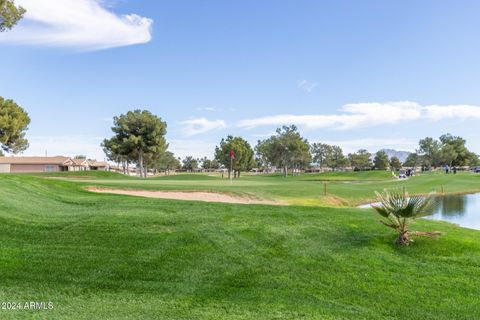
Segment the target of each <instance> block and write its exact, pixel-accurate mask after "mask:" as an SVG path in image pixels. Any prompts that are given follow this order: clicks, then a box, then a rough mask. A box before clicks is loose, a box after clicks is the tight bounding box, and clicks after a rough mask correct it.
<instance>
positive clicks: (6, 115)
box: [0, 97, 30, 154]
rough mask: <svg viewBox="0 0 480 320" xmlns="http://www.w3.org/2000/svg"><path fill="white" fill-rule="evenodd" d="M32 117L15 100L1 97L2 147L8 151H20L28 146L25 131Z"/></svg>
mask: <svg viewBox="0 0 480 320" xmlns="http://www.w3.org/2000/svg"><path fill="white" fill-rule="evenodd" d="M29 124H30V118H29V116H28V114H27V113H26V112H25V110H24V109H23V108H22V107H20V106H19V105H18V104H16V103H15V102H14V101H13V100H5V99H4V98H2V97H0V148H1V149H3V151H5V152H8V153H14V154H16V153H19V152H22V151H24V150H25V149H27V148H28V141H27V139H25V132H26V131H27V129H28V125H29Z"/></svg>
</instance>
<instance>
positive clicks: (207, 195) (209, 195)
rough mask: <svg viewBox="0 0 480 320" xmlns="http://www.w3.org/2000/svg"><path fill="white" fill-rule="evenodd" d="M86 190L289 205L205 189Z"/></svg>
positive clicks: (172, 197) (169, 197)
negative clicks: (206, 190)
mask: <svg viewBox="0 0 480 320" xmlns="http://www.w3.org/2000/svg"><path fill="white" fill-rule="evenodd" d="M86 190H88V191H91V192H97V193H113V194H122V195H127V196H137V197H146V198H158V199H170V200H186V201H204V202H224V203H238V204H268V205H277V206H282V205H287V204H286V203H284V202H278V201H269V200H261V199H251V198H242V197H236V196H232V195H228V194H225V193H215V192H205V191H150V190H132V189H129V190H126V189H112V188H99V187H88V188H86Z"/></svg>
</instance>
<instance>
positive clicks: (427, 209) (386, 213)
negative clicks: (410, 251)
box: [373, 190, 439, 246]
mask: <svg viewBox="0 0 480 320" xmlns="http://www.w3.org/2000/svg"><path fill="white" fill-rule="evenodd" d="M376 194H377V198H378V202H379V203H380V204H379V205H375V206H373V208H374V209H375V210H376V211H377V212H378V213H379V214H380V215H381V216H382V217H384V218H386V219H387V221H380V222H381V223H382V224H384V225H386V226H387V227H389V228H392V229H394V230H395V231H397V233H398V237H397V239H396V241H395V242H396V243H397V244H399V245H403V246H408V245H409V244H410V242H411V241H412V240H411V239H410V236H411V235H416V236H437V235H439V233H438V232H412V231H410V230H409V226H410V224H411V223H412V222H413V221H414V220H415V219H417V218H420V217H423V216H426V215H430V214H431V213H432V207H433V206H434V205H435V200H434V198H433V196H432V195H429V196H427V197H424V196H409V195H408V193H406V192H399V191H398V190H396V191H387V190H385V191H384V192H383V193H379V192H376Z"/></svg>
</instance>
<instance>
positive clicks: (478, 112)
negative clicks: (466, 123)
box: [424, 105, 480, 121]
mask: <svg viewBox="0 0 480 320" xmlns="http://www.w3.org/2000/svg"><path fill="white" fill-rule="evenodd" d="M424 109H425V113H426V117H427V118H429V119H431V120H436V121H438V120H442V119H455V118H456V119H461V120H465V119H480V107H477V106H470V105H447V106H438V105H431V106H426V107H425V108H424Z"/></svg>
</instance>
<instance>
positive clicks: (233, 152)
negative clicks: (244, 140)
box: [230, 150, 235, 159]
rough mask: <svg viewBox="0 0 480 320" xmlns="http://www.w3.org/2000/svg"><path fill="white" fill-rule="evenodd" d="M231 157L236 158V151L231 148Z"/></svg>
mask: <svg viewBox="0 0 480 320" xmlns="http://www.w3.org/2000/svg"><path fill="white" fill-rule="evenodd" d="M230 159H235V151H233V150H230Z"/></svg>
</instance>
